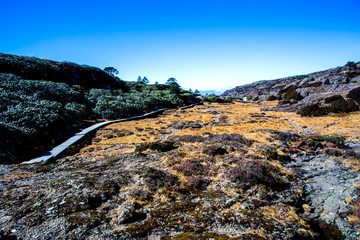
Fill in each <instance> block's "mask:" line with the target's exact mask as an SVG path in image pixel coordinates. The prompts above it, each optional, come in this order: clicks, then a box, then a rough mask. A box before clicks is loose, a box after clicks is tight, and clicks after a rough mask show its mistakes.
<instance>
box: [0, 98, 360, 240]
mask: <svg viewBox="0 0 360 240" xmlns="http://www.w3.org/2000/svg"><path fill="white" fill-rule="evenodd" d="M276 104H277V103H276V102H262V103H258V104H250V103H234V104H217V103H212V104H208V103H206V104H204V105H202V106H197V107H194V108H190V109H186V110H168V111H166V112H164V113H163V114H162V115H160V116H158V117H156V118H148V119H142V120H134V121H128V122H120V123H115V124H111V125H108V126H106V127H104V128H102V129H99V130H98V131H97V132H96V133H95V134H94V135H93V136H92V137H91V139H90V140H91V141H90V143H89V144H87V145H83V146H78V147H77V148H74V149H72V152H73V153H74V154H72V155H69V156H65V157H63V158H60V159H57V160H55V161H53V162H50V163H46V164H44V163H36V164H13V165H1V166H0V181H1V184H0V191H1V195H0V229H1V232H0V236H1V239H2V238H5V239H6V238H8V239H9V238H10V239H359V237H360V236H359V233H360V185H359V170H360V168H359V160H360V143H359V141H360V129H359V127H358V126H359V124H360V112H359V111H358V112H352V113H347V114H342V115H336V114H333V115H329V116H323V117H313V118H308V117H301V116H300V115H297V114H295V113H291V112H290V113H286V112H275V111H264V110H262V109H268V108H272V107H275V105H276ZM339 134H341V135H339Z"/></svg>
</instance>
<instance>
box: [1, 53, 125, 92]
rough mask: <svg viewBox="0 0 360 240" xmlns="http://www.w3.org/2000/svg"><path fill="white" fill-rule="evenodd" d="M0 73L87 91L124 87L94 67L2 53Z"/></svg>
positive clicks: (123, 83)
mask: <svg viewBox="0 0 360 240" xmlns="http://www.w3.org/2000/svg"><path fill="white" fill-rule="evenodd" d="M0 72H1V73H11V74H14V75H17V76H19V77H21V78H22V79H27V80H32V79H36V80H46V81H52V82H62V83H66V84H68V85H70V86H72V85H80V86H82V87H84V88H87V89H89V88H107V89H110V88H111V89H124V88H125V86H126V83H125V82H124V81H121V80H120V79H119V78H117V77H114V76H111V75H109V74H108V73H106V72H104V71H103V70H101V69H99V68H96V67H90V66H85V65H79V64H75V63H70V62H56V61H51V60H47V59H39V58H35V57H26V56H16V55H11V54H4V53H0Z"/></svg>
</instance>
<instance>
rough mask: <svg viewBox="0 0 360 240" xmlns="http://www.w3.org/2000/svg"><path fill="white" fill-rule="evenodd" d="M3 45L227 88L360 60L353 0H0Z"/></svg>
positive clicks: (125, 72)
mask: <svg viewBox="0 0 360 240" xmlns="http://www.w3.org/2000/svg"><path fill="white" fill-rule="evenodd" d="M0 9H1V10H2V11H1V12H2V14H1V15H0V21H1V23H2V24H1V25H2V27H1V31H0V52H5V53H11V54H18V55H27V56H35V57H39V58H47V59H52V60H58V61H71V62H76V63H79V64H86V65H91V66H96V67H100V68H104V67H106V66H113V67H115V68H117V69H118V70H119V72H120V73H119V77H120V78H122V79H124V80H129V81H135V80H136V79H137V77H138V76H139V75H140V76H146V77H147V78H148V79H149V80H150V82H152V83H153V82H155V81H158V82H160V83H162V82H165V81H166V80H167V79H168V78H170V77H175V78H176V79H178V82H179V83H180V85H181V86H183V87H184V88H192V89H199V90H210V89H228V88H231V87H235V86H237V85H242V84H246V83H250V82H253V81H257V80H262V79H275V78H280V77H286V76H292V75H298V74H306V73H310V72H314V71H318V70H325V69H328V68H332V67H336V66H340V65H344V64H345V63H346V62H347V61H360V24H359V20H358V11H359V9H360V1H359V0H342V1H316V0H313V1H308V0H304V1H289V0H287V1H263V0H260V1H250V0H238V1H235V0H207V1H195V0H193V1H188V0H181V1H180V0H167V1H159V0H152V1H143V0H138V1H137V0H132V1H131V0H126V1H125V0H119V1H107V0H103V1H94V0H93V1H91V0H89V1H76V0H72V1H68V0H64V1H37V0H33V1H22V0H20V1H1V2H0Z"/></svg>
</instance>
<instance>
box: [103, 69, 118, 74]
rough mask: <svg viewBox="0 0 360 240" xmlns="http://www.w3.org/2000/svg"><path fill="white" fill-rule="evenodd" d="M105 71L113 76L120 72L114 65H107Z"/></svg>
mask: <svg viewBox="0 0 360 240" xmlns="http://www.w3.org/2000/svg"><path fill="white" fill-rule="evenodd" d="M104 71H105V72H107V73H108V74H110V75H112V76H115V75H117V74H119V71H118V70H117V69H116V68H114V67H106V68H104Z"/></svg>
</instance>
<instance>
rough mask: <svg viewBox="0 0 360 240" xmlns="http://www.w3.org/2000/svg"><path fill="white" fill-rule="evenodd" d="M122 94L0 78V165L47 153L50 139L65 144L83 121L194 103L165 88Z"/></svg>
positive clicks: (138, 87) (137, 87)
mask: <svg viewBox="0 0 360 240" xmlns="http://www.w3.org/2000/svg"><path fill="white" fill-rule="evenodd" d="M126 89H127V92H124V91H123V90H121V89H118V90H109V89H97V88H92V89H86V88H83V87H81V86H79V85H73V86H70V85H68V84H66V83H61V82H59V83H57V82H50V81H40V80H24V79H22V78H21V77H19V76H16V75H14V74H4V73H0V128H1V129H3V132H4V134H3V135H1V143H2V144H3V145H2V148H0V157H1V160H2V162H8V163H10V162H17V161H22V160H28V159H30V158H32V157H35V156H37V155H40V154H41V152H42V153H44V150H45V149H47V150H50V149H49V147H50V146H51V144H52V142H53V141H54V140H52V139H56V140H57V141H63V140H65V139H66V138H67V137H69V136H71V135H72V134H74V133H73V132H71V131H73V130H70V129H71V126H72V125H74V124H78V123H80V122H81V121H83V120H85V119H94V118H103V119H104V118H105V119H117V118H123V117H128V116H134V115H140V114H143V113H145V112H149V111H153V110H155V109H159V108H167V107H175V106H179V105H185V104H191V103H194V102H195V101H197V99H196V98H195V96H194V95H193V94H191V93H189V92H185V93H180V90H179V91H173V90H172V87H171V86H167V85H160V84H158V85H144V84H143V83H133V84H130V83H129V84H128V86H127V88H126ZM69 131H70V132H69ZM9 135H11V136H17V137H16V138H9V137H8V136H9ZM5 138H6V142H7V143H8V144H5ZM24 145H25V146H24ZM5 146H6V147H5ZM20 148H21V151H20V150H19V149H20ZM34 148H37V149H38V150H37V151H35V150H34ZM39 151H40V152H39Z"/></svg>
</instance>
